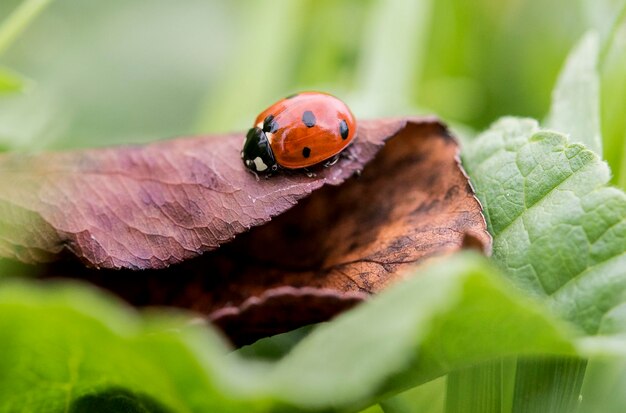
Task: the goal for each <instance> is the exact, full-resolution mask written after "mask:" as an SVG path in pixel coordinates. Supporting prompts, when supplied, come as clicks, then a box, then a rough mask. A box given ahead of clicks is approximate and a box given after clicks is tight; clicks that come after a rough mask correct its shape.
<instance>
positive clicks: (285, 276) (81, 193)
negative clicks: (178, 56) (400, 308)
mask: <svg viewBox="0 0 626 413" xmlns="http://www.w3.org/2000/svg"><path fill="white" fill-rule="evenodd" d="M357 133H358V136H357V139H356V142H355V143H354V144H353V145H351V146H350V148H349V150H348V151H347V153H346V156H344V157H343V158H342V159H341V160H340V161H339V162H338V163H337V164H336V165H334V166H333V167H330V168H326V169H324V168H322V169H319V170H316V171H315V176H312V177H310V176H307V174H306V173H304V172H291V173H284V174H279V175H276V176H274V177H272V178H270V179H260V180H257V179H256V178H255V177H254V176H253V175H251V174H250V173H248V172H246V171H245V170H244V167H243V164H242V162H241V160H240V158H239V151H240V148H241V140H242V136H241V135H228V136H223V137H214V138H187V139H178V140H172V141H168V142H159V143H154V144H151V145H147V146H142V147H131V148H113V149H103V150H88V151H79V152H68V153H56V154H46V155H45V162H44V155H39V156H32V157H28V158H23V159H18V158H17V157H5V158H0V169H2V170H3V176H4V177H5V178H3V182H2V185H3V187H2V188H0V199H2V200H3V204H4V208H5V211H6V210H8V211H12V212H13V214H14V215H13V216H15V215H16V214H17V215H19V214H22V215H23V217H22V218H23V220H22V224H23V225H21V228H22V230H21V231H11V232H9V237H8V238H7V237H5V238H4V240H3V241H0V245H1V246H2V247H1V248H0V250H1V251H3V252H4V254H5V255H7V254H8V255H12V256H14V257H18V258H21V259H24V260H30V261H44V260H50V259H53V258H56V257H58V256H59V255H60V254H62V253H63V251H69V252H71V253H73V254H74V255H76V256H77V257H79V258H80V260H81V261H82V262H83V263H86V264H87V265H88V266H91V267H97V268H113V269H119V268H126V269H133V270H134V269H151V270H150V271H141V272H136V271H128V270H126V271H103V270H100V271H93V270H80V269H79V268H76V269H74V270H73V272H69V271H68V270H67V264H65V263H64V264H61V265H60V267H59V266H57V267H56V269H52V270H50V271H49V273H51V274H63V275H67V274H68V273H75V274H79V273H80V276H82V277H84V278H88V279H91V280H92V281H94V282H96V283H98V284H100V285H102V286H105V287H107V288H109V289H111V290H113V291H115V292H117V293H118V294H120V295H122V296H124V297H125V298H126V299H128V300H129V301H131V302H133V303H135V304H138V305H175V306H182V307H188V308H192V309H194V310H197V311H199V312H201V313H204V314H208V315H209V317H210V318H211V319H212V320H213V321H215V322H216V323H218V324H219V325H220V326H221V327H222V328H223V329H224V330H226V331H227V332H229V333H230V335H231V338H233V340H234V341H235V342H238V343H243V342H247V341H250V340H252V339H254V338H256V337H259V336H263V335H267V334H272V333H276V332H280V331H284V330H286V329H289V328H293V327H297V326H299V325H303V324H307V323H311V322H317V321H323V320H326V319H328V318H329V317H330V316H332V315H333V314H335V313H336V312H338V311H340V310H343V309H345V308H347V307H348V306H350V305H353V304H354V303H356V302H358V301H360V300H362V299H364V298H365V297H367V295H368V294H370V293H374V292H377V291H380V290H381V289H383V288H384V287H386V286H387V285H388V284H389V283H391V282H393V281H394V280H395V279H397V278H398V277H399V274H401V273H402V270H403V269H405V268H406V267H408V266H409V265H412V264H414V263H416V262H418V261H421V260H423V259H425V258H428V257H431V256H434V255H441V254H444V253H449V252H452V251H456V250H458V249H460V248H462V247H463V246H465V245H468V246H472V247H478V248H482V249H483V250H488V249H489V246H490V237H489V234H488V233H487V231H486V226H485V222H484V218H483V216H482V214H481V207H480V204H479V202H478V201H477V200H476V198H475V197H474V193H473V190H472V188H471V186H470V184H469V182H468V179H467V176H466V175H465V174H464V172H463V170H462V168H461V167H460V165H459V159H458V145H457V142H456V141H455V139H454V138H452V137H451V136H450V135H449V133H448V132H447V130H446V129H445V127H444V126H443V125H441V124H440V123H439V122H438V121H436V120H434V119H429V118H426V119H413V118H409V119H387V120H373V121H363V122H361V123H360V126H359V130H358V132H357ZM361 171H362V172H361ZM358 172H361V173H358ZM8 181H12V184H11V186H10V187H9V186H8ZM16 184H17V185H16ZM298 201H299V202H298ZM296 203H297V205H296ZM294 205H296V206H295V207H294ZM1 215H2V216H3V217H6V216H7V214H6V213H3V214H1ZM270 219H272V221H271V222H269V221H270ZM26 221H28V222H29V224H30V225H26ZM6 222H10V221H6ZM261 224H264V225H261ZM251 227H256V228H254V229H253V230H251V231H248V230H249V229H250V228H251ZM235 236H237V238H236V239H235V240H233V238H235ZM219 246H221V247H220V248H219V249H218V248H217V247H219ZM208 251H211V252H208ZM205 252H208V253H206V254H204V255H203V256H202V257H199V258H195V259H192V260H190V258H193V257H196V256H198V255H200V254H202V253H205ZM183 261H184V262H183ZM181 262H182V263H181ZM174 263H179V264H178V265H174V266H171V267H169V268H165V269H164V268H163V267H167V266H168V265H170V264H174ZM235 335H236V336H235Z"/></svg>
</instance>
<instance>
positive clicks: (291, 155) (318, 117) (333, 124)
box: [241, 92, 356, 173]
mask: <svg viewBox="0 0 626 413" xmlns="http://www.w3.org/2000/svg"><path fill="white" fill-rule="evenodd" d="M355 132H356V121H355V120H354V116H353V115H352V112H350V109H348V107H347V106H346V104H345V103H343V102H342V101H341V100H339V99H337V98H336V97H334V96H331V95H329V94H326V93H320V92H304V93H299V94H295V95H292V96H289V97H287V98H285V99H283V100H280V101H278V102H276V103H274V104H273V105H272V106H270V107H269V108H267V109H266V110H264V111H263V112H261V114H260V115H259V116H257V118H256V121H255V126H254V127H253V128H252V129H250V130H249V131H248V134H247V136H246V141H245V143H244V145H243V150H242V151H241V158H242V159H243V163H244V165H245V166H246V167H247V168H248V169H250V170H251V171H253V172H263V173H270V172H272V171H275V170H277V169H278V168H279V167H282V168H285V169H300V168H306V167H308V166H312V165H315V164H318V163H321V162H324V161H327V162H326V163H327V164H329V165H330V164H333V163H334V162H335V161H336V160H337V158H338V156H339V153H340V152H341V151H343V150H344V149H345V148H346V147H347V146H348V145H349V144H350V142H352V139H353V138H354V133H355Z"/></svg>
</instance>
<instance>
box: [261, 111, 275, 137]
mask: <svg viewBox="0 0 626 413" xmlns="http://www.w3.org/2000/svg"><path fill="white" fill-rule="evenodd" d="M277 130H278V123H277V122H276V121H275V120H274V115H267V117H266V118H265V120H264V121H263V132H269V133H274V132H276V131H277Z"/></svg>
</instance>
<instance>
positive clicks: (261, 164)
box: [254, 156, 267, 172]
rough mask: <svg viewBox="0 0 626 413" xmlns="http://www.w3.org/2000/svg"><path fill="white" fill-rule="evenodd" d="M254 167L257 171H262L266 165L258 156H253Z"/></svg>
mask: <svg viewBox="0 0 626 413" xmlns="http://www.w3.org/2000/svg"><path fill="white" fill-rule="evenodd" d="M254 167H255V168H256V170H257V172H263V171H264V170H266V169H267V165H265V163H264V162H263V159H261V158H260V157H258V156H257V157H256V158H254Z"/></svg>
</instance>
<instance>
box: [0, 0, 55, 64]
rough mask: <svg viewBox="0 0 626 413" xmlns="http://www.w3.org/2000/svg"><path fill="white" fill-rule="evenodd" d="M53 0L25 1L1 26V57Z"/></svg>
mask: <svg viewBox="0 0 626 413" xmlns="http://www.w3.org/2000/svg"><path fill="white" fill-rule="evenodd" d="M51 1H52V0H25V1H24V2H22V4H20V5H19V6H18V7H17V8H16V9H15V10H14V11H13V12H12V13H11V14H10V15H9V17H7V19H6V20H5V21H4V22H3V23H2V25H1V26H0V55H2V53H4V52H5V51H6V49H8V48H9V46H11V44H12V43H13V41H14V40H15V39H16V38H17V37H18V36H19V35H20V33H22V31H24V29H26V27H28V25H29V24H30V23H31V22H32V21H33V20H34V19H35V17H37V15H38V14H39V13H41V11H42V10H43V9H44V8H45V7H46V6H47V5H48V3H50V2H51Z"/></svg>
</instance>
